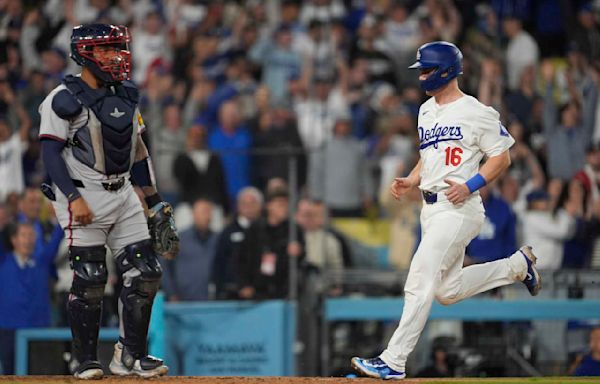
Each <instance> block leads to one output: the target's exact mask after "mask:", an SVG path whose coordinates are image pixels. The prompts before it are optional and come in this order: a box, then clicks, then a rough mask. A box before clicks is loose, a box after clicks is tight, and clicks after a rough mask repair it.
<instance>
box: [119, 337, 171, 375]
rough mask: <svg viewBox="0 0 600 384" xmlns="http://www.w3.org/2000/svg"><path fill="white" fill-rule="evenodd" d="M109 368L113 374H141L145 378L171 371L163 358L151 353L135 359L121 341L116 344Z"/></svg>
mask: <svg viewBox="0 0 600 384" xmlns="http://www.w3.org/2000/svg"><path fill="white" fill-rule="evenodd" d="M109 369H110V372H111V373H112V374H113V375H117V376H139V377H143V378H145V379H148V378H151V377H158V376H164V375H166V374H167V372H169V367H167V366H166V365H164V363H163V361H162V360H161V359H158V358H156V357H154V356H150V355H147V356H144V357H142V358H140V359H135V358H134V357H133V356H132V355H131V354H130V353H129V351H128V350H127V348H126V347H124V346H123V345H122V344H121V343H117V344H115V353H114V354H113V357H112V360H111V361H110V365H109Z"/></svg>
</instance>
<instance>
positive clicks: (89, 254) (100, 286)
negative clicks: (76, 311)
mask: <svg viewBox="0 0 600 384" xmlns="http://www.w3.org/2000/svg"><path fill="white" fill-rule="evenodd" d="M69 260H70V262H71V268H73V272H74V273H75V275H74V277H73V284H72V286H71V293H72V294H73V295H75V296H77V297H79V298H81V299H82V300H84V301H86V302H89V303H92V302H99V301H102V296H103V295H104V285H106V281H107V280H108V272H107V270H106V248H104V246H95V247H70V248H69Z"/></svg>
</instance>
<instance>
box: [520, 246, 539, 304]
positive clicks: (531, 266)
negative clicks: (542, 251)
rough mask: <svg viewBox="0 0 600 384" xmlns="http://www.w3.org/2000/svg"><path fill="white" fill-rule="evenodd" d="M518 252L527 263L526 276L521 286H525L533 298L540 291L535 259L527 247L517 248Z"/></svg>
mask: <svg viewBox="0 0 600 384" xmlns="http://www.w3.org/2000/svg"><path fill="white" fill-rule="evenodd" d="M519 252H521V254H522V255H523V256H524V257H525V261H526V262H527V275H526V276H525V279H523V284H525V286H526V287H527V290H528V291H529V293H530V294H531V296H535V295H537V294H538V293H539V292H540V289H542V278H541V277H540V274H539V273H538V270H537V268H536V267H535V263H536V261H537V257H536V256H535V255H534V254H533V250H532V249H531V247H530V246H528V245H525V246H523V247H521V248H519Z"/></svg>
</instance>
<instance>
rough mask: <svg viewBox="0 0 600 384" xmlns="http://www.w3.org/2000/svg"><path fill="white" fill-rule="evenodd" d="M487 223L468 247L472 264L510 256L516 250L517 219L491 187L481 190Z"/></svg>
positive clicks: (467, 252) (485, 222)
mask: <svg viewBox="0 0 600 384" xmlns="http://www.w3.org/2000/svg"><path fill="white" fill-rule="evenodd" d="M479 192H480V194H481V199H482V200H483V206H484V208H485V221H484V222H483V227H482V229H481V232H480V233H479V235H477V237H476V238H474V239H473V240H472V241H471V243H470V244H469V245H468V247H467V251H466V254H467V255H468V257H469V261H470V262H472V263H487V262H489V261H494V260H498V259H502V258H504V257H506V255H510V254H511V253H513V252H514V251H515V249H516V247H517V246H516V231H517V230H516V217H515V214H514V212H513V211H512V209H511V208H510V205H508V203H507V202H506V201H505V200H504V199H503V198H502V197H500V196H496V195H495V194H494V193H493V191H492V190H491V188H490V187H484V188H482V189H480V190H479Z"/></svg>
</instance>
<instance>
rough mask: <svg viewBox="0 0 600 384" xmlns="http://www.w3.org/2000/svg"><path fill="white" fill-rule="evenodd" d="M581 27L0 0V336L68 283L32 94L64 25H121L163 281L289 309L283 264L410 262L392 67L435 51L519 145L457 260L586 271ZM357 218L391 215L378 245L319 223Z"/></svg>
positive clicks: (405, 90)
mask: <svg viewBox="0 0 600 384" xmlns="http://www.w3.org/2000/svg"><path fill="white" fill-rule="evenodd" d="M598 15H600V1H594V2H589V1H576V0H575V1H569V0H539V1H534V0H491V1H478V0H425V1H416V0H345V1H343V0H305V1H294V0H265V1H259V0H248V1H231V0H228V1H200V0H197V1H194V0H171V1H158V0H139V1H134V0H113V1H111V0H47V1H35V0H21V1H19V0H2V1H0V231H1V233H2V241H0V341H1V340H2V338H4V339H6V338H10V337H11V335H10V332H8V333H6V332H4V330H10V329H14V328H18V327H29V326H48V325H50V324H52V325H65V317H64V310H63V308H64V301H65V298H66V296H67V295H68V289H69V287H70V279H71V272H69V268H68V261H67V256H66V247H65V246H64V244H61V238H62V236H63V234H62V231H61V229H60V228H58V227H57V224H56V220H55V219H54V217H53V213H52V210H51V207H50V206H49V204H48V203H47V201H46V200H45V199H44V198H43V196H42V195H41V193H40V192H39V186H40V184H41V183H42V182H43V181H44V179H45V177H46V176H45V172H44V166H43V164H42V162H41V159H40V153H39V148H40V145H39V141H38V139H37V134H38V131H39V125H40V116H39V114H38V106H39V105H40V103H41V101H42V100H43V99H44V98H45V96H46V95H47V94H48V93H49V91H50V90H52V89H53V88H54V87H55V86H56V85H58V84H59V83H60V81H61V79H62V78H63V76H64V75H66V74H69V73H77V72H78V71H79V69H78V67H77V66H76V65H75V63H74V62H73V61H72V60H70V58H69V50H70V46H69V43H70V40H69V38H70V34H71V30H72V28H73V27H74V26H75V25H78V24H82V23H89V22H102V23H115V24H125V25H127V26H129V30H130V33H131V35H132V42H131V44H130V49H131V52H132V57H133V59H132V60H133V71H132V80H133V81H134V82H135V83H136V84H137V85H138V87H139V88H140V90H141V104H140V108H141V112H142V116H143V117H144V120H145V124H146V126H147V128H148V129H147V131H146V133H145V134H144V135H145V136H144V139H145V141H146V142H147V144H148V147H149V148H150V151H151V155H152V160H153V163H154V166H155V170H156V178H157V182H158V187H159V191H160V193H161V194H162V196H163V197H165V198H166V199H167V200H168V201H170V202H171V203H172V204H173V205H174V206H175V207H176V218H177V223H178V226H179V228H180V236H181V248H182V250H181V254H180V256H179V258H178V259H176V260H174V261H171V262H168V263H165V264H164V269H165V274H164V281H163V290H164V292H165V295H166V298H167V300H169V301H185V300H207V299H215V298H217V299H267V298H284V297H287V296H288V292H289V291H290V287H289V279H288V276H289V267H290V264H292V263H294V264H297V265H299V267H300V270H301V271H307V270H308V271H319V270H324V269H341V268H350V267H364V266H368V267H373V266H376V267H379V268H388V269H397V270H406V269H407V268H408V265H409V263H410V258H411V257H412V253H413V251H414V249H415V247H416V245H417V244H418V241H419V231H420V229H419V220H418V215H419V211H420V207H421V196H420V194H419V192H418V191H414V193H412V194H411V195H410V196H408V197H407V198H405V199H403V200H402V201H393V200H392V199H391V197H390V195H389V193H388V187H389V184H390V182H391V180H393V178H394V177H397V176H402V175H406V174H407V173H408V172H409V171H410V170H411V169H412V167H413V166H414V164H415V163H416V161H417V160H418V150H417V149H418V133H417V129H416V119H417V114H418V109H419V105H420V104H421V103H422V102H423V101H424V94H423V93H422V92H421V90H420V89H419V87H418V82H417V76H416V74H415V73H412V72H410V71H409V70H407V69H406V67H407V66H408V65H409V64H411V63H412V61H413V60H414V58H415V52H416V49H417V48H418V47H419V46H420V45H421V44H423V43H425V42H429V41H433V40H447V41H451V42H454V43H456V44H457V45H458V46H459V47H460V49H461V50H462V52H463V54H464V76H462V77H461V78H460V79H459V82H460V84H461V88H462V89H463V90H465V91H466V93H468V94H471V95H473V96H476V97H478V98H479V100H480V101H481V102H483V103H484V104H487V105H490V106H493V107H494V108H495V109H497V110H498V111H499V112H500V113H501V119H502V122H503V124H504V126H505V127H506V128H507V129H508V131H509V132H510V134H511V135H512V136H513V137H514V138H515V140H516V143H515V145H514V146H513V147H512V148H511V158H512V165H511V167H510V170H509V171H508V172H507V173H506V174H505V175H504V176H502V177H501V178H500V180H499V181H498V182H497V183H494V184H493V185H489V186H488V187H486V188H484V189H483V190H482V191H481V195H482V198H483V200H484V205H485V208H486V215H487V218H486V221H485V224H484V228H483V230H482V232H481V234H480V235H479V236H478V237H477V238H476V239H475V240H473V242H472V243H471V244H470V245H469V247H468V249H467V259H466V263H480V262H486V261H491V260H495V259H498V258H502V257H505V256H507V255H509V254H511V253H512V252H513V251H514V249H516V248H517V247H518V246H520V245H521V244H522V243H526V244H530V245H532V246H533V248H534V250H535V251H536V253H538V254H539V255H541V257H540V264H539V266H540V267H541V268H542V269H544V270H551V271H552V270H559V269H561V268H575V269H577V268H579V269H583V268H600V116H598V115H599V114H600V108H598V102H599V100H598V88H599V86H600V83H599V82H600V61H599V60H600V27H599V24H598ZM290 186H291V187H290ZM290 205H292V206H291V208H290ZM355 219H360V220H362V221H366V222H368V223H375V222H385V223H387V224H388V225H386V226H384V227H382V228H385V231H387V232H389V233H388V234H387V237H386V239H387V243H386V244H383V248H384V251H383V252H375V253H373V252H371V253H369V252H367V251H365V249H364V247H363V246H362V245H361V244H360V242H359V241H356V239H355V238H354V236H353V234H352V231H351V230H350V231H343V230H340V227H338V226H335V225H334V223H336V221H339V222H340V223H344V222H346V223H347V222H352V220H355ZM349 220H350V221H349ZM373 225H374V224H373ZM382 255H383V256H382ZM13 258H14V260H16V261H15V262H14V263H9V262H8V261H7V260H9V259H10V260H12V259H13ZM382 260H383V261H382ZM290 261H292V263H291V262H290ZM116 279H117V277H116V276H115V277H114V278H113V280H112V282H113V283H114V282H116ZM301 281H302V280H301ZM111 289H112V287H111V286H110V284H109V287H108V288H107V295H109V296H110V295H112V293H113V292H112V291H111ZM300 289H302V284H300ZM9 292H10V295H9ZM341 293H343V287H342V285H341V284H331V286H330V288H329V291H328V294H330V295H339V294H341ZM8 296H10V297H11V299H8ZM50 297H52V306H51V305H50V301H49V300H50V299H49V298H50ZM25 298H27V299H26V301H27V302H28V303H31V302H32V300H33V301H34V302H35V303H36V304H35V305H33V304H30V305H27V306H26V307H23V306H22V305H20V303H21V304H22V302H23V300H25ZM105 302H108V303H109V304H108V305H109V306H110V305H113V304H114V303H112V304H111V302H109V301H108V300H106V301H105ZM15 308H20V309H19V310H18V311H16V312H15ZM9 313H10V314H11V316H8V315H7V314H9ZM114 313H115V312H114V308H113V309H111V308H110V307H109V308H107V310H105V315H106V316H105V317H106V323H107V324H110V325H115V324H116V323H115V321H116V319H115V317H114V316H115V315H114Z"/></svg>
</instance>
